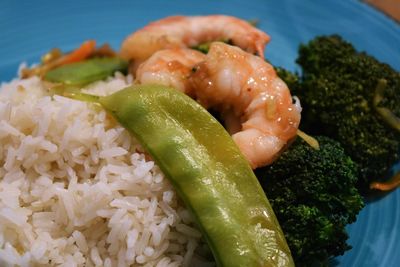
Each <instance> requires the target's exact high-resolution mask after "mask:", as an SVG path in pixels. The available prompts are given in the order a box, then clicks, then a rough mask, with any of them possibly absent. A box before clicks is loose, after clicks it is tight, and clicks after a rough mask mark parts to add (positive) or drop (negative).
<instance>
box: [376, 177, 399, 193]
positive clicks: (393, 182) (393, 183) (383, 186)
mask: <svg viewBox="0 0 400 267" xmlns="http://www.w3.org/2000/svg"><path fill="white" fill-rule="evenodd" d="M398 186H400V172H398V173H396V175H394V176H393V177H392V178H390V179H389V181H387V182H384V183H379V182H375V183H372V184H371V185H370V186H369V187H370V188H371V189H377V190H381V191H391V190H393V189H395V188H396V187H398Z"/></svg>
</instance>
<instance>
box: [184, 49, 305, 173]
mask: <svg viewBox="0 0 400 267" xmlns="http://www.w3.org/2000/svg"><path fill="white" fill-rule="evenodd" d="M190 81H191V83H192V85H193V87H194V88H195V91H194V92H195V97H196V98H197V100H198V101H199V102H200V103H201V104H202V105H203V106H205V107H207V108H208V107H214V108H216V109H218V110H219V111H220V112H221V113H222V114H227V115H228V119H229V120H230V121H231V123H230V124H231V125H232V118H235V117H236V118H240V119H237V120H239V121H238V122H239V123H241V127H239V131H238V132H236V133H234V134H233V135H232V138H233V140H234V141H235V142H236V144H237V145H238V146H239V148H240V150H241V151H242V153H243V154H244V156H245V157H246V158H247V159H248V161H249V162H250V164H251V166H252V167H253V168H257V167H260V166H264V165H267V164H270V163H272V161H273V160H274V159H275V158H276V157H277V156H278V155H279V153H280V152H281V151H282V149H283V148H284V147H285V145H286V144H287V142H288V141H289V140H290V139H292V138H293V137H295V135H296V132H297V127H298V125H299V122H300V111H301V107H300V105H299V104H298V103H293V101H292V97H291V95H290V92H289V90H288V88H287V86H286V84H285V83H284V82H283V81H282V80H281V79H280V78H279V77H278V76H277V75H276V72H275V70H274V68H273V67H272V66H271V65H270V64H268V63H267V62H265V61H264V60H263V59H262V58H260V57H257V56H254V55H252V54H249V53H247V52H245V51H243V50H241V49H240V48H238V47H233V46H230V45H227V44H224V43H220V42H216V43H213V44H212V45H211V48H210V51H209V52H208V54H207V59H206V60H205V61H204V62H202V63H199V64H198V65H197V66H196V67H195V72H194V73H193V74H192V76H191V78H190ZM234 128H237V127H231V129H234Z"/></svg>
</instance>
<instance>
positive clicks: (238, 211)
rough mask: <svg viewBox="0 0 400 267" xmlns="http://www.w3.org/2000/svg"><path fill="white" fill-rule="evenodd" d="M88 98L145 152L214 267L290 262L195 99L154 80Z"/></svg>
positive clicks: (255, 191)
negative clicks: (184, 209)
mask: <svg viewBox="0 0 400 267" xmlns="http://www.w3.org/2000/svg"><path fill="white" fill-rule="evenodd" d="M72 94H73V93H72ZM74 97H75V98H79V99H85V97H82V95H80V96H79V95H78V94H77V95H75V96H74ZM86 100H88V101H95V102H96V101H97V102H99V103H100V104H101V105H102V106H103V107H104V108H105V109H106V110H108V111H109V112H110V113H111V114H112V115H113V116H114V117H115V118H116V119H117V120H118V121H119V122H120V123H121V124H122V125H123V126H124V127H125V128H126V129H127V130H128V131H130V132H131V133H132V134H133V135H134V136H136V138H137V139H138V140H139V142H140V143H141V144H142V145H143V146H144V148H145V149H146V150H147V151H148V152H149V153H150V154H151V156H152V157H153V159H154V160H155V161H156V162H157V164H158V165H159V166H160V168H161V169H162V171H163V172H164V174H165V175H166V176H167V177H168V178H169V179H170V181H171V183H172V184H173V185H174V188H175V189H176V190H177V192H178V194H179V195H180V197H181V198H182V199H183V201H184V202H185V204H186V206H187V207H188V208H189V209H190V210H191V212H192V214H193V215H194V218H195V220H196V221H197V223H198V225H199V227H200V229H201V231H202V232H203V234H204V236H205V238H206V240H207V241H208V244H209V246H210V248H211V250H212V252H213V254H214V256H215V260H216V262H217V265H218V266H226V267H235V266H243V267H245V266H246V267H251V266H294V265H293V261H292V258H291V255H290V251H289V249H288V247H287V244H286V241H285V238H284V235H283V233H282V231H281V229H280V227H279V224H278V221H277V220H276V217H275V215H274V213H273V211H272V208H271V206H270V204H269V202H268V200H267V198H266V197H265V194H264V192H263V190H262V188H261V186H260V184H259V183H258V181H257V178H256V177H255V175H254V173H253V172H252V170H251V168H250V166H249V164H248V163H247V161H246V160H245V159H244V157H243V156H242V154H241V153H240V151H239V149H238V148H237V147H236V145H235V144H234V142H233V140H232V138H231V137H230V136H229V134H228V133H227V132H226V131H225V130H224V128H223V127H222V126H221V125H220V124H219V123H218V122H217V121H216V120H215V119H214V118H213V117H212V116H211V115H210V114H209V113H208V112H207V111H206V110H205V109H204V108H202V107H201V106H200V105H199V104H197V103H196V102H195V101H194V100H192V99H191V98H189V97H188V96H186V95H184V94H183V93H181V92H178V91H177V90H174V89H170V88H166V87H163V86H157V85H146V86H144V85H142V86H135V87H129V88H126V89H124V90H121V91H119V92H117V93H115V94H112V95H110V96H107V97H100V98H96V97H88V98H87V99H86Z"/></svg>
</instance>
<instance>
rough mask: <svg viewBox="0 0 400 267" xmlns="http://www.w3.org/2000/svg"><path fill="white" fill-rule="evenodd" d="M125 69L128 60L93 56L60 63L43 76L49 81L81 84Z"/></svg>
mask: <svg viewBox="0 0 400 267" xmlns="http://www.w3.org/2000/svg"><path fill="white" fill-rule="evenodd" d="M127 69H128V62H127V61H125V60H122V59H120V58H117V57H112V58H111V57H110V58H93V59H89V60H85V61H80V62H76V63H71V64H67V65H62V66H60V67H58V68H55V69H53V70H50V71H48V72H47V73H46V75H45V76H44V78H45V80H48V81H50V82H57V83H64V84H68V85H80V86H81V85H86V84H89V83H91V82H94V81H98V80H102V79H105V78H107V77H108V76H110V75H113V74H114V73H115V72H116V71H121V72H126V71H127Z"/></svg>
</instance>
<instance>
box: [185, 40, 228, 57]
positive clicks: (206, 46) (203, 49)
mask: <svg viewBox="0 0 400 267" xmlns="http://www.w3.org/2000/svg"><path fill="white" fill-rule="evenodd" d="M213 42H223V43H226V44H230V45H232V44H233V43H232V41H231V40H229V39H220V40H214V41H210V42H205V43H201V44H199V45H196V46H193V47H192V49H195V50H197V51H200V52H202V53H204V54H207V53H208V50H210V45H211V44H212V43H213Z"/></svg>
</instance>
